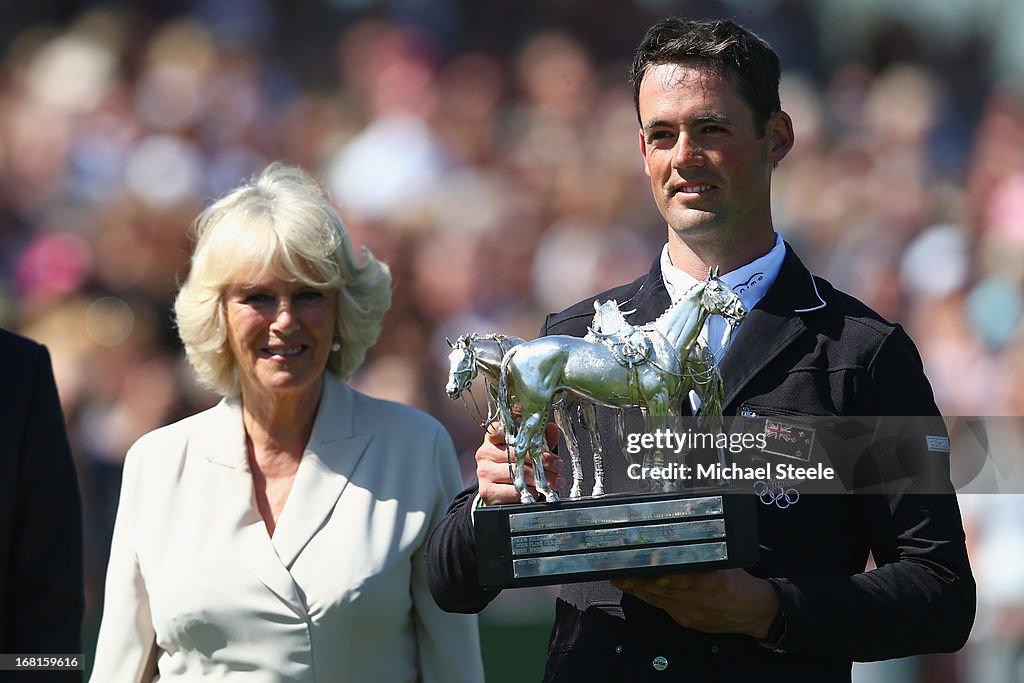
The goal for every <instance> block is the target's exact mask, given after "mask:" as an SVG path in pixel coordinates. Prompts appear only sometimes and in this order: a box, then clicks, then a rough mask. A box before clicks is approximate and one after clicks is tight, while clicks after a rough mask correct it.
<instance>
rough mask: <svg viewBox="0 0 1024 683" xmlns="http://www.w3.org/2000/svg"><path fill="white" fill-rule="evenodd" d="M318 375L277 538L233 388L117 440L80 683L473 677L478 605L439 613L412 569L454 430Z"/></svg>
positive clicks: (478, 677) (447, 464) (361, 682)
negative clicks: (118, 481)
mask: <svg viewBox="0 0 1024 683" xmlns="http://www.w3.org/2000/svg"><path fill="white" fill-rule="evenodd" d="M325 377H326V379H325V381H324V389H323V395H322V397H321V401H320V407H319V410H318V412H317V416H316V421H315V423H314V425H313V433H312V435H311V437H310V441H309V445H308V446H307V448H306V452H305V454H304V455H303V458H302V461H301V463H300V464H299V469H298V472H297V474H296V475H295V482H294V484H293V486H292V489H291V493H290V494H289V496H288V500H287V503H286V504H285V507H284V510H283V511H282V513H281V515H280V517H279V519H278V523H277V527H276V530H275V532H274V536H273V538H271V537H270V536H269V535H268V534H267V529H266V527H265V526H264V523H263V518H262V517H261V516H260V514H259V512H258V510H257V509H256V504H255V499H254V496H253V483H252V475H251V473H250V470H249V465H248V458H247V456H246V445H245V432H244V429H243V427H242V411H241V404H240V402H239V400H238V399H226V400H223V401H221V402H220V403H219V404H217V405H216V406H215V407H213V408H211V409H209V410H206V411H204V412H202V413H199V414H198V415H193V416H192V417H189V418H187V419H185V420H182V421H181V422H177V423H175V424H172V425H169V426H167V427H163V428H161V429H158V430H156V431H153V432H151V433H149V434H147V435H146V436H144V437H142V438H141V439H139V441H138V442H137V443H136V444H135V445H134V446H133V447H132V448H131V450H130V451H129V453H128V456H127V458H126V460H125V467H124V478H123V482H122V487H121V501H120V504H119V508H118V512H117V522H116V524H115V527H114V539H113V545H112V547H111V551H110V563H109V566H108V569H107V579H106V597H105V605H104V613H103V621H102V626H101V628H100V633H99V640H98V642H97V651H96V661H95V665H94V668H93V674H92V678H91V681H93V682H94V683H130V682H135V681H146V682H147V683H148V682H149V681H155V680H160V681H162V682H164V683H168V682H170V681H199V680H211V681H241V682H244V683H264V682H267V683H269V682H271V681H273V682H275V683H276V682H283V681H303V682H309V683H313V682H314V681H315V682H317V683H349V682H351V683H405V682H413V681H423V682H424V683H427V682H437V683H461V682H465V683H479V682H480V681H482V680H483V671H482V665H481V661H480V644H479V637H478V632H477V622H476V619H475V617H471V616H465V615H454V614H446V613H444V612H442V611H441V610H440V609H438V607H437V606H436V605H435V604H434V601H433V599H432V598H431V597H430V593H429V591H428V590H427V584H426V577H425V575H424V565H423V557H422V551H423V544H424V541H425V540H426V537H427V533H428V531H429V530H430V529H431V527H432V526H433V525H434V524H435V523H436V522H437V520H438V519H439V518H440V517H441V516H442V515H443V514H444V511H445V509H446V507H447V505H448V502H449V501H450V500H451V498H452V497H453V496H454V495H455V493H456V492H457V491H458V490H459V488H460V482H459V474H458V466H457V462H456V457H455V452H454V449H453V447H452V443H451V439H450V438H449V436H448V434H447V432H446V431H445V430H444V429H443V428H442V427H441V425H440V424H438V423H437V421H436V420H434V419H433V418H431V417H430V416H428V415H426V414H424V413H422V412H420V411H418V410H415V409H412V408H409V407H407V406H402V405H398V404H395V403H390V402H387V401H381V400H377V399H373V398H369V397H367V396H364V395H362V394H359V393H358V392H355V391H353V390H352V389H350V388H349V387H348V386H347V385H345V384H344V383H343V382H341V381H339V380H337V379H334V378H333V377H330V376H325Z"/></svg>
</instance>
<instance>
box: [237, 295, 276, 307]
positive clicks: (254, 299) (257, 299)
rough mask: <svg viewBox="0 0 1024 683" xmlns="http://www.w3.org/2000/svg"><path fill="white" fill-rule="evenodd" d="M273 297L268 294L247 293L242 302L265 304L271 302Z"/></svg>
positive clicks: (250, 304) (257, 304)
mask: <svg viewBox="0 0 1024 683" xmlns="http://www.w3.org/2000/svg"><path fill="white" fill-rule="evenodd" d="M273 300H274V297H272V296H270V295H269V294H248V295H246V297H245V298H244V299H242V302H243V303H245V304H248V305H249V306H265V305H266V304H269V303H272V302H273Z"/></svg>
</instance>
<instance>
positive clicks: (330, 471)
mask: <svg viewBox="0 0 1024 683" xmlns="http://www.w3.org/2000/svg"><path fill="white" fill-rule="evenodd" d="M353 401H354V395H353V393H352V390H351V389H349V388H348V386H347V385H346V384H345V383H344V382H342V381H340V380H338V379H335V378H334V377H332V376H330V375H325V376H324V390H323V395H322V396H321V399H320V407H319V409H318V410H317V416H316V421H315V422H314V423H313V433H312V434H311V436H310V440H309V445H308V446H307V447H306V451H305V453H304V454H303V456H302V461H301V462H300V463H299V469H298V472H297V473H296V474H295V481H294V482H293V483H292V490H291V492H290V493H289V494H288V501H287V502H286V503H285V506H284V510H283V511H282V513H281V517H280V519H279V520H278V524H277V528H276V529H275V531H274V536H273V539H272V541H273V546H274V548H275V549H276V550H277V556H278V557H279V558H280V561H281V562H282V563H283V564H284V566H285V567H288V568H290V567H291V566H292V564H293V563H294V562H295V559H296V558H297V557H298V556H299V553H301V552H302V549H303V548H305V547H306V544H307V543H309V541H310V539H311V538H312V537H313V536H314V535H315V534H316V533H317V531H319V530H320V528H321V527H323V525H324V524H325V523H326V521H327V519H328V518H329V517H330V515H331V513H332V512H333V511H334V508H335V505H336V504H337V502H338V498H339V497H340V496H341V493H342V491H344V490H345V487H346V486H348V483H349V481H350V480H351V477H352V473H353V471H355V469H356V466H357V465H358V464H359V461H360V460H361V459H362V457H363V454H364V453H365V452H366V448H367V446H368V445H369V444H370V441H371V440H372V438H373V437H372V435H370V434H358V433H354V429H353Z"/></svg>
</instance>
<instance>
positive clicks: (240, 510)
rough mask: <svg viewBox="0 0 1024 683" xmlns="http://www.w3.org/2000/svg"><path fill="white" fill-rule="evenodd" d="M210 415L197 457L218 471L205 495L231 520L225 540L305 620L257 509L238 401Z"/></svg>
mask: <svg viewBox="0 0 1024 683" xmlns="http://www.w3.org/2000/svg"><path fill="white" fill-rule="evenodd" d="M209 416H210V420H209V423H208V424H207V425H206V427H205V428H204V438H203V440H202V442H201V445H200V454H201V455H202V456H203V457H204V458H206V460H208V461H209V462H210V463H211V465H212V466H213V467H215V468H216V469H215V470H214V472H213V473H212V475H211V477H210V481H211V483H212V484H213V485H212V487H211V490H210V491H208V492H207V495H209V496H210V497H211V499H213V500H216V501H217V504H216V508H217V510H218V511H219V510H223V511H224V514H225V515H227V514H231V515H234V519H233V520H223V521H226V522H227V523H228V524H229V525H231V526H232V527H233V528H232V529H231V530H230V531H229V536H230V537H232V538H233V539H234V542H236V543H237V548H238V552H239V557H240V560H241V561H242V563H243V564H244V565H245V566H246V568H248V569H249V571H250V572H252V573H253V574H254V575H255V576H256V578H257V579H259V580H260V582H261V583H262V584H263V585H265V586H266V587H267V588H269V589H270V590H271V591H273V592H274V593H275V594H276V595H277V596H278V597H279V598H281V599H282V600H283V601H284V602H285V603H287V604H288V606H289V607H291V608H292V609H293V610H294V611H295V612H296V613H297V614H299V615H303V614H305V609H304V607H303V603H302V599H301V597H300V595H299V591H298V589H297V587H296V586H295V582H294V581H293V580H292V576H291V574H289V573H288V570H287V569H286V568H285V566H284V565H283V564H282V562H281V559H280V558H279V557H278V554H277V553H276V552H275V550H274V546H273V544H272V543H271V542H270V537H269V536H268V535H267V528H266V525H265V524H264V522H263V517H262V515H260V513H259V510H258V509H257V508H256V501H255V496H254V489H253V483H252V472H251V471H250V469H249V458H248V455H247V451H246V444H245V427H244V426H243V423H242V404H241V401H240V400H239V399H237V398H229V399H225V400H223V401H221V402H220V404H218V405H217V406H216V408H215V409H214V410H211V411H210V413H209Z"/></svg>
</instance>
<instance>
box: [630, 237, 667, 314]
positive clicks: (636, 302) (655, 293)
mask: <svg viewBox="0 0 1024 683" xmlns="http://www.w3.org/2000/svg"><path fill="white" fill-rule="evenodd" d="M671 305H672V299H671V297H669V295H668V290H667V289H666V288H665V279H664V278H663V277H662V276H661V252H660V251H659V252H658V257H657V258H656V259H654V264H653V265H652V266H651V270H650V272H649V273H648V274H647V279H646V280H645V281H644V282H643V284H641V285H640V289H638V290H637V291H636V292H635V293H634V294H633V296H631V297H630V298H629V299H627V300H626V301H620V302H619V307H620V308H623V309H625V310H627V311H628V310H629V309H631V308H633V309H636V310H634V311H633V312H632V313H630V314H629V315H627V316H626V317H627V318H629V322H630V324H632V325H646V324H647V323H649V322H652V321H653V320H655V319H656V318H657V317H658V316H660V315H661V314H662V313H664V312H665V310H666V309H667V308H668V307H669V306H671Z"/></svg>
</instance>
